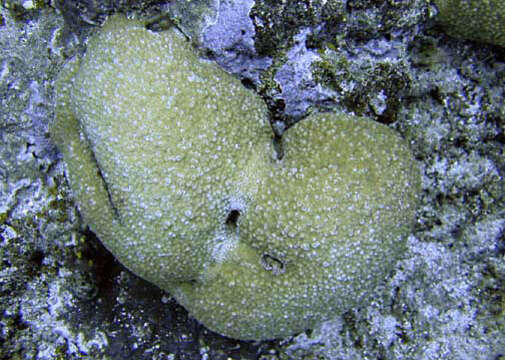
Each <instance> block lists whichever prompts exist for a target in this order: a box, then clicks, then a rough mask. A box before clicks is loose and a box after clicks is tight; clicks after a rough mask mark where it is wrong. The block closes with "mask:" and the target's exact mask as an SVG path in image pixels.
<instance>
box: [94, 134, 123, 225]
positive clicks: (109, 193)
mask: <svg viewBox="0 0 505 360" xmlns="http://www.w3.org/2000/svg"><path fill="white" fill-rule="evenodd" d="M86 141H87V143H88V146H89V147H90V149H92V147H91V143H90V141H89V140H88V137H87V136H86ZM91 156H92V158H93V163H94V164H95V166H96V169H97V175H98V176H99V177H100V179H102V183H103V187H104V189H105V191H106V192H107V198H108V200H109V204H110V207H111V208H112V212H113V213H114V216H115V218H116V219H117V220H118V221H119V223H120V224H122V221H121V216H120V214H119V211H118V209H117V207H116V205H115V204H114V201H112V194H111V192H110V190H109V186H108V184H107V181H105V178H104V176H103V174H102V169H100V164H99V163H98V161H97V160H96V157H95V153H94V152H93V151H91Z"/></svg>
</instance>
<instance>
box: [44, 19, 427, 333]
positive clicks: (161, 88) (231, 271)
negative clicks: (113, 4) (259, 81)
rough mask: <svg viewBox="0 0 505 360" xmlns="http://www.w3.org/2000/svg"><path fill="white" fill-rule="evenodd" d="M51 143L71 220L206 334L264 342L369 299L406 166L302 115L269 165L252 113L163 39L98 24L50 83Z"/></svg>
mask: <svg viewBox="0 0 505 360" xmlns="http://www.w3.org/2000/svg"><path fill="white" fill-rule="evenodd" d="M56 90H57V111H56V113H57V116H56V120H55V122H54V124H53V126H52V129H51V133H52V137H53V139H54V141H55V142H56V143H57V145H58V147H59V148H60V150H61V151H62V153H63V156H64V159H65V162H66V164H67V173H68V178H69V182H70V185H71V187H72V190H73V193H74V197H75V201H76V203H77V204H78V206H79V209H80V211H81V213H82V216H83V218H84V220H85V221H86V222H87V223H88V224H89V226H90V228H91V229H92V230H93V231H94V232H95V233H96V234H97V236H98V237H99V238H100V239H101V241H103V243H104V244H105V246H106V247H107V248H108V249H109V250H110V251H111V252H112V253H113V254H114V255H115V256H116V257H117V258H118V259H119V260H120V261H121V262H122V263H123V264H124V265H125V266H127V267H128V268H129V269H131V270H132V271H133V272H135V273H136V274H138V275H139V276H141V277H143V278H145V279H147V280H149V281H151V282H153V283H155V284H156V285H158V286H159V287H161V288H163V289H166V290H167V291H169V292H170V293H171V294H172V295H173V296H174V297H175V298H176V299H177V300H178V301H179V302H180V303H181V304H182V305H184V306H185V307H186V308H187V309H188V311H189V312H191V313H192V314H193V315H194V316H195V317H196V319H198V320H199V321H201V322H202V323H203V324H204V325H206V326H207V327H209V328H210V329H212V330H214V331H216V332H219V333H221V334H224V335H226V336H230V337H233V338H239V339H255V340H261V339H271V338H278V337H283V336H287V335H292V334H294V333H296V332H299V331H303V330H304V329H307V328H310V327H313V326H314V325H315V324H316V323H317V322H320V321H322V320H325V319H328V318H330V317H332V316H334V315H337V314H339V313H342V312H343V311H346V310H348V309H349V308H351V307H353V306H356V305H359V304H361V303H362V302H364V301H366V300H367V299H369V297H370V294H371V293H372V291H373V289H374V287H375V285H376V284H377V282H379V281H381V280H382V279H383V278H384V277H385V276H387V274H388V271H390V269H391V268H392V265H393V264H394V263H395V261H396V259H397V258H398V256H399V255H401V254H402V251H403V249H404V243H405V238H406V236H407V235H408V233H409V231H410V223H411V221H412V220H413V216H414V212H415V206H416V203H417V193H418V192H419V188H420V176H419V171H418V169H417V168H416V164H415V161H414V160H413V158H412V155H411V153H410V151H409V148H408V146H407V145H406V144H405V143H404V141H403V140H402V139H401V138H400V137H399V136H398V135H397V134H396V133H395V132H394V131H392V130H391V129H389V128H387V127H386V126H383V125H381V124H378V123H375V122H373V121H371V120H368V119H364V118H357V117H352V116H346V115H337V114H333V113H327V114H318V115H312V116H310V117H309V118H307V119H305V120H303V121H301V122H300V123H298V124H296V125H295V126H293V127H292V128H291V129H289V130H288V131H287V132H286V133H285V134H284V136H283V148H284V156H283V158H282V159H280V160H279V159H277V158H276V156H275V152H274V148H273V145H272V137H273V133H272V131H271V129H270V126H269V122H268V117H267V110H266V107H265V105H264V103H263V101H262V100H261V98H259V97H258V96H257V95H256V94H254V93H253V92H252V91H250V90H248V89H246V88H244V87H243V86H242V84H241V83H240V82H239V81H238V80H237V79H235V78H233V77H232V76H230V75H229V74H227V73H225V72H224V71H222V70H221V69H220V68H219V67H218V66H217V65H215V64H213V63H211V62H208V61H205V60H201V59H199V58H198V57H197V56H196V54H195V53H194V52H193V50H192V49H191V46H190V45H189V44H188V43H187V42H186V41H185V39H184V38H183V37H182V36H181V35H180V34H178V33H177V32H176V31H175V30H169V31H165V32H162V33H153V32H150V31H148V30H146V29H145V28H144V26H143V25H142V23H140V22H137V21H129V20H127V19H125V18H124V17H122V16H115V17H112V18H111V19H109V20H108V21H107V23H106V24H105V25H104V27H103V29H102V30H101V31H100V32H99V33H98V34H97V35H96V36H94V37H92V38H91V39H90V41H89V45H88V50H87V52H86V54H85V56H84V57H83V58H82V59H74V60H72V61H70V62H69V63H68V64H67V65H66V66H65V68H64V70H63V71H62V73H61V74H60V76H59V79H58V81H57V84H56Z"/></svg>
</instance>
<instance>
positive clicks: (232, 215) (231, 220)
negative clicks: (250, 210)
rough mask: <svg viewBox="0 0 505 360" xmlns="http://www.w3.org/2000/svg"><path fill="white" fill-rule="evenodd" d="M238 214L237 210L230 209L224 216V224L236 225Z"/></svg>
mask: <svg viewBox="0 0 505 360" xmlns="http://www.w3.org/2000/svg"><path fill="white" fill-rule="evenodd" d="M239 216H240V211H239V210H232V211H230V212H229V213H228V217H227V218H226V225H228V226H233V227H236V226H237V223H238V217H239Z"/></svg>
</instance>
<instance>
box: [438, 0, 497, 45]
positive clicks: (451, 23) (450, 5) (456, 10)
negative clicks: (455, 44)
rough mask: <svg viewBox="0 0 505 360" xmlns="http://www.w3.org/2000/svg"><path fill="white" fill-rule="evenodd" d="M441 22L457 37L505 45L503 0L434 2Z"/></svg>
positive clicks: (441, 0) (443, 0)
mask: <svg viewBox="0 0 505 360" xmlns="http://www.w3.org/2000/svg"><path fill="white" fill-rule="evenodd" d="M433 2H434V3H435V5H437V7H438V9H439V11H440V14H439V16H438V19H439V21H440V23H441V24H442V25H443V26H444V28H445V30H446V32H447V33H448V34H449V35H451V36H454V37H459V38H463V39H468V40H476V41H482V42H486V43H490V44H495V45H499V46H505V2H504V1H503V0H433Z"/></svg>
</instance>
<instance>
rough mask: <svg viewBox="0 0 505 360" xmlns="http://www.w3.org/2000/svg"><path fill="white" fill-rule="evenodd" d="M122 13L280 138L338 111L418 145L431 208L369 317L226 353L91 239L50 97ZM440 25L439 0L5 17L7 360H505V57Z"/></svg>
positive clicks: (122, 3)
mask: <svg viewBox="0 0 505 360" xmlns="http://www.w3.org/2000/svg"><path fill="white" fill-rule="evenodd" d="M437 1H438V2H439V3H440V2H443V1H442V0H437ZM498 11H499V9H498ZM501 11H503V10H501ZM115 12H123V13H126V14H128V15H129V16H135V17H139V18H143V19H149V22H150V27H151V28H152V29H153V31H160V30H162V29H163V28H166V27H169V26H177V27H178V28H179V29H180V30H181V31H183V32H184V34H186V35H187V37H188V39H190V40H191V41H192V42H193V43H194V44H195V46H196V48H197V49H198V50H199V51H200V52H201V54H202V56H204V57H207V58H209V59H210V60H212V61H216V62H217V63H219V64H220V65H221V66H222V67H223V68H224V69H226V70H227V71H229V72H230V73H232V74H234V75H236V76H237V77H239V78H240V79H241V80H242V82H243V83H244V85H246V86H248V87H250V88H253V89H254V90H255V91H256V92H257V93H259V94H260V95H261V96H262V97H263V98H264V100H265V101H266V102H267V104H268V106H269V110H270V114H271V122H272V127H273V129H274V130H275V131H277V132H278V133H281V132H282V131H283V130H284V129H286V128H288V127H289V126H291V125H292V124H294V123H295V122H297V121H299V120H300V119H302V118H303V117H304V116H306V115H307V114H308V113H310V112H313V111H320V110H330V109H331V110H334V111H340V112H345V113H349V114H357V115H364V116H368V117H370V118H372V119H374V120H376V121H379V122H382V123H385V124H388V125H389V126H391V127H392V128H395V129H396V130H397V131H398V132H400V133H401V134H402V136H404V137H405V138H406V139H408V140H409V141H410V143H411V146H412V149H413V152H414V154H415V157H416V159H417V160H418V162H419V166H420V168H421V170H422V174H423V193H422V203H421V205H420V207H419V210H418V213H417V218H416V223H415V224H416V225H415V227H414V229H413V232H412V234H411V236H410V238H409V241H408V251H407V253H406V255H405V256H404V258H403V259H402V260H401V261H400V262H399V263H398V264H397V267H396V269H395V271H394V272H393V273H392V274H391V277H390V278H389V279H385V280H384V283H383V284H382V286H381V287H380V288H379V289H376V292H375V294H376V295H375V300H374V301H373V302H372V304H370V305H368V306H363V307H360V308H356V309H350V310H349V311H348V312H347V313H345V314H343V315H341V314H335V318H334V319H331V320H329V321H328V322H326V323H324V324H322V325H321V326H320V327H319V328H316V329H312V330H310V331H307V332H305V333H302V334H299V335H297V336H294V337H291V338H287V339H282V340H277V341H270V342H241V341H236V340H231V339H227V338H224V337H221V336H219V335H217V334H214V333H212V332H210V331H208V330H206V329H205V328H203V327H202V326H200V325H199V324H198V323H197V322H196V321H195V320H194V319H192V318H191V317H190V316H188V314H187V313H186V311H185V310H184V309H183V308H181V307H179V306H178V305H177V304H176V303H175V302H174V301H173V300H172V299H171V297H170V294H168V293H165V292H163V291H161V290H159V289H158V288H156V287H155V286H153V285H151V284H149V283H147V282H145V281H143V280H142V279H139V278H138V277H136V276H135V275H133V274H131V273H130V272H129V271H128V270H126V269H125V268H124V267H122V266H121V264H119V263H117V262H116V261H115V259H114V258H113V257H112V255H111V254H110V253H108V252H107V251H106V250H105V248H104V247H103V246H102V245H101V244H100V242H99V240H98V239H97V238H96V237H95V236H94V235H93V233H91V232H90V231H88V230H87V229H86V227H85V225H84V224H82V222H81V220H80V217H79V214H78V212H77V211H76V209H75V207H74V205H73V202H72V196H71V194H70V193H69V189H68V185H67V183H66V180H65V176H64V166H63V163H62V161H61V157H60V155H59V153H58V151H57V149H56V148H55V147H54V145H53V144H52V143H51V142H50V140H49V137H48V133H47V128H48V124H49V123H50V122H51V121H52V118H53V82H54V78H55V76H56V74H57V73H58V71H59V69H60V68H61V66H62V64H63V63H64V62H65V61H66V60H67V59H68V58H70V57H72V56H74V55H78V54H80V53H82V52H83V51H85V48H86V39H87V38H88V37H89V35H90V34H92V33H93V32H94V31H96V30H97V28H98V27H99V26H100V24H101V23H102V22H103V21H104V20H105V18H106V17H107V16H108V15H110V14H112V13H115ZM483 16H485V14H484V15H483ZM437 19H438V9H437V7H436V6H435V5H433V4H431V3H430V2H429V1H428V0H405V1H395V0H347V1H345V0H305V1H282V2H281V1H272V0H256V1H254V0H244V1H238V0H221V1H219V0H202V1H131V0H108V1H95V0H81V1H63V0H55V1H50V2H49V1H44V0H34V1H3V2H2V6H1V8H0V101H1V106H0V261H1V265H0V359H111V360H116V359H174V360H175V359H263V360H267V359H268V360H274V359H505V335H504V334H505V206H504V205H505V204H504V194H505V185H504V181H503V176H504V174H505V156H504V143H505V133H504V130H505V48H504V47H502V46H500V45H496V44H494V45H493V44H485V43H477V42H470V41H467V40H464V39H459V38H453V37H449V36H447V35H445V32H447V33H451V35H455V34H454V31H450V29H449V30H448V29H447V24H445V23H444V24H440V22H438V21H437ZM488 21H489V19H487V18H483V19H482V22H483V23H486V22H488ZM496 29H497V30H496V31H502V30H500V28H499V26H497V27H496ZM456 36H457V34H456Z"/></svg>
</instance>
